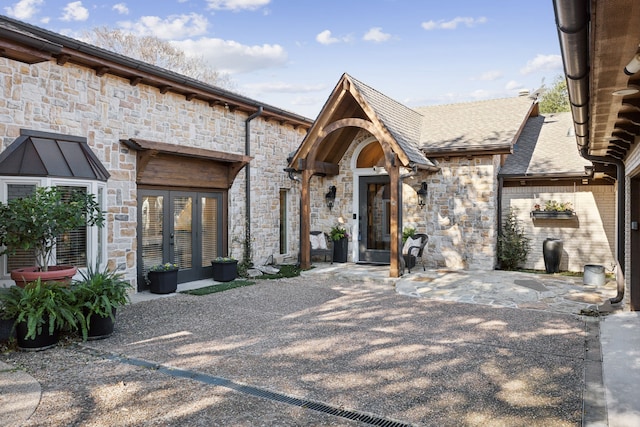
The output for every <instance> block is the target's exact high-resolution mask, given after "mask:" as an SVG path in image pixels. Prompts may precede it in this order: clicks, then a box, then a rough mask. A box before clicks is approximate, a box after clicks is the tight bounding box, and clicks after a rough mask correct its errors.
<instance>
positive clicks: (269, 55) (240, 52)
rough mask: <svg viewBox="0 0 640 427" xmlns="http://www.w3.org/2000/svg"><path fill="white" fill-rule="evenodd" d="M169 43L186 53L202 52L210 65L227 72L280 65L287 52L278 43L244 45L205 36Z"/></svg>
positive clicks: (195, 54) (198, 53) (234, 72)
mask: <svg viewBox="0 0 640 427" xmlns="http://www.w3.org/2000/svg"><path fill="white" fill-rule="evenodd" d="M172 44H174V45H175V46H177V47H178V48H180V49H182V50H183V51H184V52H185V53H186V54H188V55H193V56H198V55H199V56H203V57H204V59H205V60H206V61H207V62H208V63H209V64H211V66H212V67H213V68H215V69H216V70H218V71H220V72H223V73H229V74H237V73H246V72H249V71H254V70H260V69H265V68H272V67H279V66H282V65H283V64H285V63H286V62H287V59H288V56H287V52H286V51H285V50H284V48H283V47H282V46H280V45H277V44H275V45H269V44H264V45H261V46H260V45H254V46H247V45H243V44H240V43H238V42H235V41H233V40H222V39H214V38H206V37H203V38H201V39H199V40H183V41H179V42H172Z"/></svg>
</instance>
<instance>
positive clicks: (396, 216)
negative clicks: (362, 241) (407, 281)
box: [387, 154, 402, 277]
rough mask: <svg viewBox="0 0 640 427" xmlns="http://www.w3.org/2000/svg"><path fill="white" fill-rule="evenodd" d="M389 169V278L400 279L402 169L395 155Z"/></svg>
mask: <svg viewBox="0 0 640 427" xmlns="http://www.w3.org/2000/svg"><path fill="white" fill-rule="evenodd" d="M387 163H389V165H388V166H389V167H387V171H388V174H389V186H390V187H391V188H390V190H391V194H390V196H391V201H390V203H391V206H390V210H391V218H390V219H391V224H390V228H391V230H390V231H391V236H390V238H391V254H390V255H391V259H390V265H389V277H400V267H401V266H400V252H401V251H400V236H401V234H399V233H398V229H399V227H400V224H399V222H400V217H401V215H400V209H401V208H402V207H401V204H400V168H399V167H398V164H399V161H398V159H397V157H396V155H395V154H393V158H392V159H391V161H390V162H387Z"/></svg>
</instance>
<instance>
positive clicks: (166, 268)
mask: <svg viewBox="0 0 640 427" xmlns="http://www.w3.org/2000/svg"><path fill="white" fill-rule="evenodd" d="M177 269H178V264H174V263H171V262H165V263H164V264H156V265H152V266H151V267H149V271H173V270H177Z"/></svg>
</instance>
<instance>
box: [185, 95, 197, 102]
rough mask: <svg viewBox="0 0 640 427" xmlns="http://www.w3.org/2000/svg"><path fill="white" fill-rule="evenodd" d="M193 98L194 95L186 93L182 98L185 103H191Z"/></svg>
mask: <svg viewBox="0 0 640 427" xmlns="http://www.w3.org/2000/svg"><path fill="white" fill-rule="evenodd" d="M195 97H196V94H195V93H188V94H186V95H185V96H184V99H186V100H187V101H191V100H192V99H193V98H195Z"/></svg>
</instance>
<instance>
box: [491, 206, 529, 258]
mask: <svg viewBox="0 0 640 427" xmlns="http://www.w3.org/2000/svg"><path fill="white" fill-rule="evenodd" d="M529 241H530V239H529V238H528V237H527V236H525V234H524V231H523V229H522V227H521V226H520V223H519V222H518V217H517V215H516V211H515V210H514V209H513V208H511V209H510V210H509V215H507V218H506V219H505V222H504V225H503V227H502V233H501V234H500V236H498V259H499V260H500V264H501V266H502V268H503V269H505V270H515V269H517V268H518V266H520V264H522V263H523V262H524V261H526V259H527V255H528V254H529V249H530V244H529Z"/></svg>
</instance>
